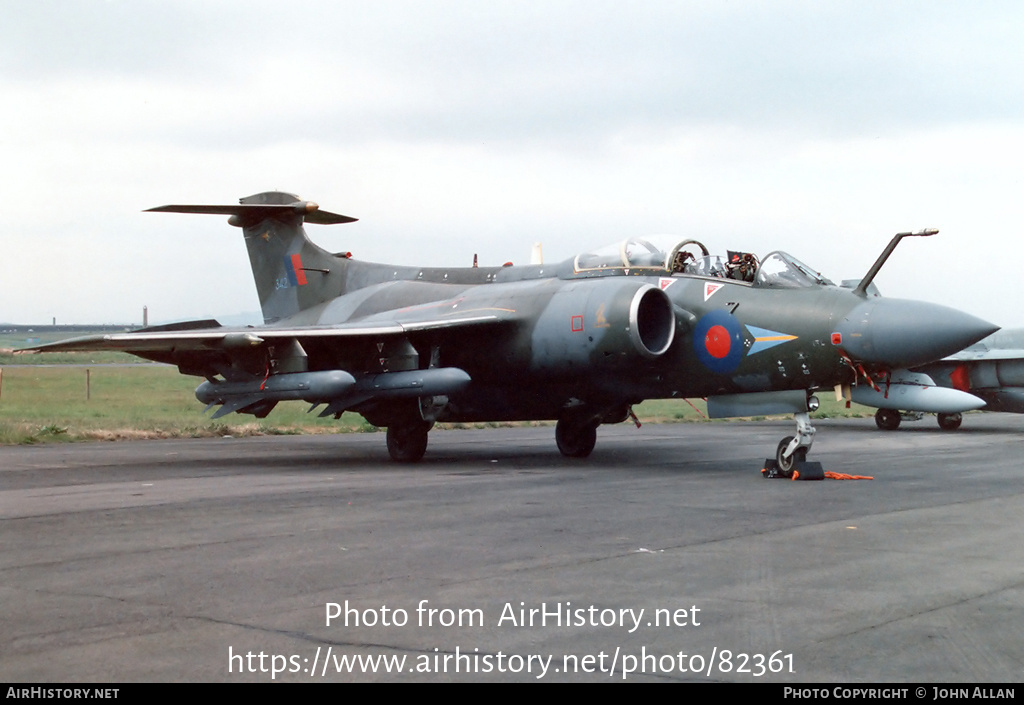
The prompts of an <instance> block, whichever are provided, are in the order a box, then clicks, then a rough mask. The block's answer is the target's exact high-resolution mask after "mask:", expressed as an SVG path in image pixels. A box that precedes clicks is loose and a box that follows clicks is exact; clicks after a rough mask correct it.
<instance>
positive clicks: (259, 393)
mask: <svg viewBox="0 0 1024 705" xmlns="http://www.w3.org/2000/svg"><path fill="white" fill-rule="evenodd" d="M152 210H153V211H159V212H171V213H213V214H222V215H228V216H230V217H229V219H228V222H229V223H230V224H231V225H234V226H237V227H239V228H241V229H242V233H243V235H244V237H245V242H246V246H247V248H248V252H249V260H250V263H251V265H252V271H253V276H254V277H255V280H256V289H257V291H258V293H259V298H260V304H261V306H262V310H263V316H264V320H265V325H263V326H260V327H248V328H229V327H222V326H221V325H219V324H218V323H217V322H216V321H210V320H206V321H194V322H190V323H182V324H174V325H165V326H154V327H149V328H144V329H141V330H139V331H136V332H132V333H124V334H116V335H102V336H91V337H84V338H77V339H73V340H68V341H63V342H59V343H54V344H50V345H41V346H37V347H35V348H30V350H36V351H61V350H98V349H110V350H123V351H127V352H129V353H132V354H134V355H137V356H139V357H142V358H145V359H148V360H155V361H159V362H164V363H169V364H173V365H177V367H178V369H179V370H180V371H181V372H182V373H183V374H188V375H196V376H200V377H205V378H206V381H204V382H203V383H202V384H200V385H199V387H198V388H197V389H196V397H197V398H198V399H199V400H200V401H201V402H204V403H206V404H208V405H209V406H208V408H209V407H213V406H217V405H219V407H220V408H219V409H218V410H216V412H215V413H214V416H215V417H217V416H222V415H224V414H227V413H230V412H239V413H244V414H253V415H255V416H257V417H260V418H262V417H264V416H266V415H267V414H268V413H270V411H271V410H272V409H273V408H274V406H275V405H276V404H277V403H278V402H279V401H282V400H296V399H301V400H304V401H306V402H309V403H311V404H313V405H314V407H313V408H317V407H322V409H321V411H320V415H321V416H325V415H334V416H336V417H337V416H339V415H340V414H341V413H342V412H344V411H355V412H358V413H360V414H362V415H363V416H364V417H365V418H366V419H367V421H369V423H371V424H373V425H376V426H384V427H387V447H388V451H389V453H390V455H391V457H392V458H393V459H394V460H396V461H404V462H415V461H418V460H420V459H421V458H422V457H423V455H424V453H425V451H426V447H427V434H428V431H429V430H430V428H431V427H432V426H433V424H434V423H435V422H437V421H461V422H474V421H522V420H543V419H548V420H556V421H557V424H556V426H555V441H556V443H557V445H558V449H559V450H560V451H561V452H562V454H563V455H566V456H569V457H576V458H582V457H585V456H587V455H589V454H590V453H591V451H592V450H593V448H594V445H595V442H596V431H597V427H598V426H599V425H600V424H603V423H617V422H622V421H625V420H626V419H627V418H629V417H630V415H631V413H632V412H631V406H632V405H634V404H637V403H639V402H640V401H642V400H644V399H654V398H676V397H678V398H686V397H706V398H707V399H708V408H709V411H710V413H711V415H712V416H716V417H722V416H749V415H754V414H764V413H793V414H794V415H795V418H796V425H797V430H796V434H795V435H794V436H788V437H786V438H783V439H782V440H781V441H780V443H779V445H778V447H777V449H776V450H775V455H776V460H777V462H778V465H779V468H780V469H781V470H782V471H783V472H787V471H791V470H792V468H793V467H794V464H795V463H796V462H798V461H803V460H805V459H806V454H807V451H808V449H809V448H810V447H811V444H812V442H813V438H814V428H813V426H811V424H810V420H809V415H808V412H809V411H813V409H814V408H816V406H817V400H816V398H815V397H813V396H811V392H813V391H814V390H818V389H828V388H832V387H834V386H836V385H849V384H852V383H855V382H857V381H858V380H860V379H866V380H871V379H873V378H876V377H877V376H879V375H883V374H885V373H887V372H888V371H889V370H893V369H898V368H906V367H912V366H915V365H921V364H924V363H927V362H931V361H933V360H938V359H940V358H942V357H944V356H946V355H948V354H950V353H952V352H955V351H957V350H960V349H962V348H964V347H965V346H967V345H969V344H970V343H973V342H975V341H977V340H979V339H981V338H983V337H984V336H986V335H988V334H989V333H991V332H993V331H994V330H996V326H993V325H991V324H989V323H987V322H985V321H982V320H980V319H978V318H975V317H973V316H970V315H967V314H965V313H961V312H959V311H955V310H952V309H949V308H945V307H942V306H938V305H934V304H929V303H922V302H917V301H907V300H898V299H886V298H874V297H868V296H867V294H866V287H867V286H868V285H869V284H870V282H871V279H873V278H874V276H875V274H876V273H877V272H878V270H879V269H880V268H881V266H882V264H883V263H884V262H885V260H886V258H887V257H888V256H889V254H890V253H891V252H892V250H893V249H894V248H895V247H896V244H897V243H898V242H899V241H900V239H901V238H902V237H904V236H907V235H910V234H911V233H901V234H900V235H897V236H896V237H895V238H893V240H892V242H891V243H890V244H889V246H888V248H887V249H886V250H885V252H883V254H882V255H881V256H880V257H879V258H878V260H877V261H876V262H875V264H874V265H873V266H872V268H871V270H870V271H869V272H868V274H867V275H866V276H865V278H864V280H862V282H861V285H860V286H859V287H858V288H857V289H856V290H849V289H843V288H841V287H837V286H835V285H834V284H833V283H832V282H830V281H829V280H828V279H826V278H825V277H823V276H822V275H821V274H819V273H818V272H816V271H815V270H814V269H812V268H811V267H808V266H807V265H805V264H803V263H802V262H800V261H799V260H797V259H795V258H794V257H792V256H790V255H788V254H786V253H784V252H773V253H771V254H769V255H768V256H766V257H765V258H764V259H763V260H760V261H759V260H758V259H757V258H756V257H755V256H754V255H752V254H747V253H730V254H729V255H727V256H725V257H720V256H718V257H716V256H713V255H711V254H710V253H709V251H708V249H707V248H706V247H704V245H703V244H701V243H699V242H697V241H694V240H684V241H682V242H677V243H674V244H672V245H668V246H660V245H658V244H655V242H654V241H652V240H651V239H628V240H625V241H624V242H622V243H620V244H618V245H614V246H611V247H608V248H604V249H600V250H597V251H594V252H585V253H581V254H579V255H578V256H576V257H574V258H572V259H569V260H567V261H565V262H562V263H560V264H556V265H553V266H549V265H546V264H539V265H529V266H506V267H473V268H470V267H466V268H444V267H442V268H427V267H410V266H392V265H387V264H373V263H367V262H361V261H359V260H357V259H354V258H353V257H351V255H350V254H349V253H341V254H331V253H329V252H327V251H325V250H323V249H321V248H319V247H317V246H316V245H315V244H313V243H312V242H311V241H310V240H309V239H308V238H307V237H306V233H305V231H304V229H303V223H304V222H306V223H316V224H333V223H347V222H351V221H353V220H355V219H354V218H349V217H346V216H342V215H338V214H335V213H329V212H326V211H322V210H320V209H319V207H318V206H317V205H316V204H315V203H312V202H309V201H304V200H301V199H299V198H298V197H297V196H294V195H291V194H287V193H281V192H267V193H261V194H256V195H254V196H249V197H247V198H243V199H241V200H240V203H239V204H238V205H227V206H195V205H184V206H181V205H177V206H163V207H160V208H153V209H152ZM916 234H919V235H926V234H932V231H925V232H922V233H916Z"/></svg>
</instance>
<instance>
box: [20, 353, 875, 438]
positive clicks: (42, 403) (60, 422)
mask: <svg viewBox="0 0 1024 705" xmlns="http://www.w3.org/2000/svg"><path fill="white" fill-rule="evenodd" d="M70 355H71V356H72V359H75V358H74V355H75V354H74V353H72V354H70ZM78 355H81V354H78ZM21 357H22V356H18V357H17V358H15V360H16V361H17V362H19V363H20V362H21ZM34 357H38V358H42V360H41V361H49V360H52V356H49V355H44V356H34ZM77 359H78V360H79V361H80V364H81V365H82V366H70V365H55V366H52V367H47V366H39V365H33V366H28V367H21V366H14V367H11V366H7V367H0V370H2V371H0V444H19V443H39V442H61V441H78V440H99V439H107V440H115V439H121V438H176V437H201V436H218V435H219V436H224V435H233V436H238V435H255V434H267V435H269V434H298V433H352V432H372V431H376V430H377V429H376V428H375V427H373V426H370V425H369V424H367V423H366V422H365V421H364V420H363V418H362V417H361V416H359V415H358V414H345V415H344V416H342V418H341V419H340V420H338V421H335V420H334V419H333V418H327V419H321V418H319V417H317V415H316V413H312V414H308V413H306V410H307V409H308V408H309V404H306V403H304V402H281V403H280V404H278V405H277V408H276V409H274V411H273V412H271V414H270V415H269V416H268V417H267V418H266V419H256V418H254V417H252V416H248V415H240V414H229V415H227V416H224V417H222V418H220V419H217V420H216V421H212V420H210V419H209V417H208V415H206V416H204V415H203V414H202V413H201V412H202V410H203V405H202V404H200V403H199V402H198V401H196V398H195V395H194V390H195V387H196V386H197V385H198V384H199V383H200V382H201V381H202V380H200V379H199V378H198V377H186V376H184V375H181V374H179V373H178V371H177V370H176V369H175V368H173V367H167V366H163V365H138V366H134V367H121V366H103V365H98V366H93V367H88V366H86V365H91V364H93V362H92V360H93V356H92V355H91V354H89V355H87V356H86V357H85V359H82V358H81V357H79V358H77ZM129 359H133V360H134V359H137V358H129ZM87 395H88V398H87ZM819 398H820V399H821V402H822V405H821V409H819V410H818V412H817V413H816V414H814V417H815V418H826V417H833V416H870V415H871V414H872V413H873V410H871V409H867V408H866V407H858V406H856V405H854V407H853V408H852V409H846V408H845V407H844V405H843V404H842V403H837V402H835V401H834V397H833V396H832V394H831V393H827V394H825V393H823V394H820V395H819ZM693 403H694V406H696V409H694V408H693V407H691V406H690V404H688V403H687V402H686V401H684V400H655V401H647V402H644V403H643V404H641V405H639V406H637V407H636V408H635V409H634V411H635V412H636V414H637V416H638V417H639V418H640V420H641V421H642V422H645V423H646V422H661V423H673V422H699V421H704V419H703V418H702V416H701V415H702V414H706V407H705V405H704V403H703V402H702V401H700V400H693ZM698 410H699V411H698ZM489 425H497V424H489ZM454 426H455V427H460V426H462V425H461V424H455V425H454ZM449 427H451V426H449Z"/></svg>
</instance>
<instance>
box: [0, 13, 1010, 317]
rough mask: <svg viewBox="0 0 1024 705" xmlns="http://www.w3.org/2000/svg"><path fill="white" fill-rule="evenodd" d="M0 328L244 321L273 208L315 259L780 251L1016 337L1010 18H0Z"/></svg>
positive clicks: (420, 260) (488, 259)
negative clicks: (316, 251) (884, 255)
mask: <svg viewBox="0 0 1024 705" xmlns="http://www.w3.org/2000/svg"><path fill="white" fill-rule="evenodd" d="M0 10H2V12H3V14H2V16H3V18H4V21H3V23H2V24H0V99H2V110H0V164H2V166H3V173H2V175H0V179H2V180H3V188H2V189H0V204H2V205H0V209H2V210H0V213H2V216H3V224H2V229H0V246H2V252H0V261H2V262H3V268H2V287H0V321H6V322H16V323H46V322H49V321H50V320H51V318H53V317H56V319H57V321H58V322H59V323H85V322H108V321H109V322H131V321H137V320H139V319H140V318H141V309H142V306H143V305H148V307H149V310H150V319H151V321H155V322H161V321H168V320H180V319H186V318H200V317H205V316H224V315H225V314H232V313H237V312H243V311H258V309H259V306H258V301H257V298H256V292H255V287H254V285H253V283H252V279H251V275H250V272H249V268H248V261H247V257H246V254H245V249H244V245H243V243H242V239H241V233H240V231H239V230H237V229H235V228H231V227H229V226H228V225H227V224H226V223H225V222H224V220H225V219H224V218H223V217H220V216H209V217H206V216H187V215H169V214H152V213H142V212H141V211H142V210H143V209H145V208H150V207H153V206H158V205H163V204H166V203H233V202H235V201H236V200H237V199H238V198H239V197H241V196H245V195H249V194H251V193H256V192H259V191H265V190H270V189H281V190H286V191H291V192H294V193H298V194H300V195H301V196H302V197H304V198H308V199H311V200H315V201H317V202H319V203H320V204H321V206H322V207H324V208H326V209H328V210H333V211H337V212H340V213H344V214H347V215H351V216H354V217H357V218H359V219H360V221H359V222H358V223H355V224H351V225H345V226H331V227H322V226H309V227H308V228H307V230H308V232H309V234H310V235H311V237H312V238H313V239H314V240H315V241H317V242H318V243H320V244H321V245H323V246H324V247H326V248H327V249H330V250H351V251H352V252H353V253H354V254H355V256H356V257H358V258H360V259H364V260H372V261H393V262H397V263H403V264H429V265H468V264H469V263H470V262H471V260H472V255H473V253H474V252H476V253H479V255H480V261H481V263H483V264H499V263H501V262H504V261H506V260H513V261H516V262H525V261H526V260H528V258H529V252H530V247H531V245H532V243H534V242H541V243H543V248H544V256H545V260H546V261H554V260H560V259H564V258H567V257H570V256H572V255H574V254H575V253H576V252H577V251H579V250H581V249H588V248H591V247H597V246H600V245H604V244H607V243H611V242H614V241H616V240H620V239H622V238H624V237H626V236H631V235H650V234H655V233H672V234H677V235H679V236H680V237H695V238H698V239H701V240H703V241H704V242H705V243H706V244H707V245H708V246H709V247H710V248H711V249H712V250H715V251H724V250H725V249H726V248H729V249H746V250H749V251H752V252H756V253H758V254H759V255H764V254H767V253H768V252H769V251H771V250H774V249H784V250H786V251H789V252H791V253H793V254H795V255H796V256H798V257H799V258H801V259H803V260H804V261H806V262H807V263H809V264H811V265H812V266H815V267H817V268H819V269H821V271H822V272H823V273H825V274H826V275H827V276H829V277H831V278H833V279H835V280H839V279H842V278H854V277H859V276H861V275H862V274H863V273H864V272H865V271H866V270H867V268H868V267H869V266H870V264H871V262H872V261H873V260H874V258H875V257H876V256H877V254H878V252H879V251H881V249H882V248H883V247H884V245H885V244H886V243H887V242H888V240H889V238H890V237H891V235H892V234H893V233H895V232H897V231H901V230H909V229H914V230H917V229H920V228H923V227H938V228H940V229H941V233H940V234H939V235H938V236H937V237H935V238H931V239H929V240H911V241H907V242H905V243H903V244H902V245H901V246H900V249H898V250H897V252H896V254H895V255H894V256H893V258H892V259H891V260H890V262H889V264H888V265H886V268H885V269H883V270H882V273H881V274H880V275H879V277H878V279H877V280H876V283H877V284H878V285H879V286H880V287H881V288H882V290H883V293H885V294H886V295H890V296H902V297H912V298H921V299H926V300H929V301H935V302H938V303H943V304H946V305H950V306H954V307H957V308H961V309H963V310H966V311H969V312H971V313H974V314H976V315H979V316H982V317H985V318H988V319H990V320H992V321H993V322H995V323H999V324H1001V325H1003V326H1007V327H1010V326H1022V325H1024V311H1021V307H1020V306H1019V305H1018V300H1019V298H1018V296H1019V293H1020V292H1021V290H1022V287H1024V284H1022V283H1021V281H1020V278H1019V275H1018V270H1019V269H1020V267H1019V266H1018V264H1017V258H1018V256H1020V255H1024V241H1022V237H1021V232H1020V230H1021V227H1022V223H1024V218H1022V215H1024V214H1022V210H1024V199H1022V198H1021V195H1020V192H1021V176H1020V172H1021V168H1022V164H1024V85H1022V83H1024V43H1022V42H1021V40H1020V39H1021V37H1024V5H1022V4H1021V3H1019V2H1013V1H1006V2H994V1H993V2H985V1H981V2H972V3H963V2H943V1H941V0H938V1H936V0H931V1H928V2H912V1H907V2H870V1H865V0H858V1H856V2H845V1H835V0H833V1H830V2H827V3H826V2H817V1H810V0H809V1H806V2H800V1H785V0H779V1H777V2H753V1H751V2H729V1H727V0H713V1H708V2H702V1H697V0H694V1H684V0H677V1H675V2H659V1H656V0H648V1H647V2H643V3H637V2H608V1H604V2H602V1H600V0H597V1H595V0H587V1H586V2H582V1H581V2H574V1H561V2H560V1H558V0H547V1H544V2H533V1H530V0H518V1H515V2H511V1H509V2H499V1H496V0H484V1H482V0H476V1H472V2H460V1H456V0H447V1H446V0H430V1H427V0H412V1H399V0H376V1H375V2H367V1H366V0H360V1H359V2H337V1H334V2H302V1H298V2H291V3H281V2H251V1H247V2H208V1H203V2H186V1H182V0H159V1H158V2H147V1H146V0H130V1H129V0H108V1H107V2H101V1H99V0H95V1H92V2H85V1H80V2H79V1H76V0H59V1H58V0H54V1H52V2H47V1H41V0H37V1H35V2H31V3H25V2H14V1H13V0H0Z"/></svg>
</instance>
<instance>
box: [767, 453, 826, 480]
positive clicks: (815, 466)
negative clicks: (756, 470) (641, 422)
mask: <svg viewBox="0 0 1024 705" xmlns="http://www.w3.org/2000/svg"><path fill="white" fill-rule="evenodd" d="M761 476H762V477H764V479H766V480H770V479H773V478H777V477H780V478H784V479H789V480H824V479H825V468H823V467H822V466H821V463H818V462H815V461H813V460H797V461H796V462H794V463H793V469H792V470H791V471H790V472H788V473H784V472H783V471H782V470H780V469H779V464H778V463H777V462H775V458H765V459H764V467H763V468H762V469H761Z"/></svg>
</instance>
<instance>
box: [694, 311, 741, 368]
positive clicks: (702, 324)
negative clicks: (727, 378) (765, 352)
mask: <svg viewBox="0 0 1024 705" xmlns="http://www.w3.org/2000/svg"><path fill="white" fill-rule="evenodd" d="M693 349H694V352H696V353H697V359H698V360H700V361H701V364H703V365H704V366H705V367H707V368H708V369H709V370H711V371H712V372H716V373H718V374H720V375H725V374H729V373H730V372H733V371H734V370H735V369H736V368H737V367H739V366H740V360H741V359H742V358H743V329H742V327H741V326H740V322H739V321H737V320H736V318H735V317H734V316H733V315H732V314H731V313H729V312H728V311H721V310H719V311H711V312H710V313H708V314H706V315H705V316H703V317H702V318H701V319H700V320H699V321H697V327H696V328H695V329H694V331H693Z"/></svg>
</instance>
